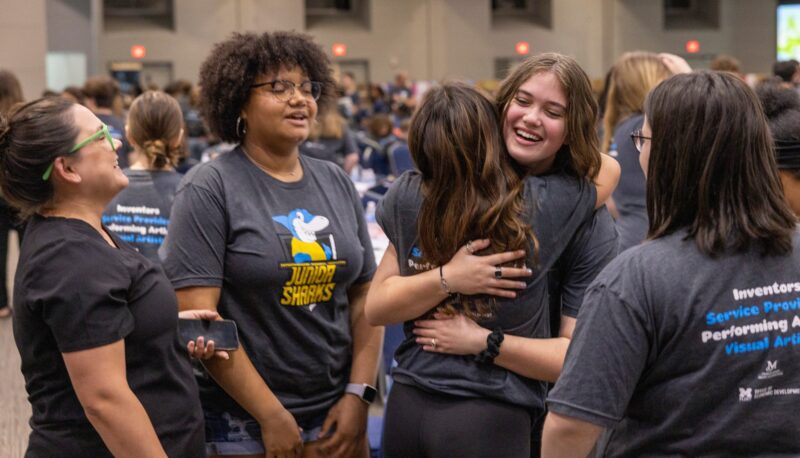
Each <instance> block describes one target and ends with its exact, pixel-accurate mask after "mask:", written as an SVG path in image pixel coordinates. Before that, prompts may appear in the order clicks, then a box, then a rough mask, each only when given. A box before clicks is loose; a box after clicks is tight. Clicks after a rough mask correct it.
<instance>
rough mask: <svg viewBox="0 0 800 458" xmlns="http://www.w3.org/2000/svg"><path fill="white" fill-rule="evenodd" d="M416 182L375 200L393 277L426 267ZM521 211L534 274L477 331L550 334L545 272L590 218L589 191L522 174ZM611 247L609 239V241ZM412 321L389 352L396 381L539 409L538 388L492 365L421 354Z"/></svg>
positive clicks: (555, 178)
mask: <svg viewBox="0 0 800 458" xmlns="http://www.w3.org/2000/svg"><path fill="white" fill-rule="evenodd" d="M420 186H421V178H420V175H419V173H418V172H415V171H411V172H407V173H405V174H403V175H402V176H401V177H400V178H398V179H397V180H396V181H395V182H394V184H393V185H392V187H391V188H390V189H389V191H388V192H387V194H386V196H385V198H384V199H383V200H382V201H381V203H380V205H379V207H378V212H377V215H376V216H377V219H378V222H379V223H380V225H381V227H383V230H384V232H385V233H386V235H387V237H388V238H389V240H390V241H391V242H392V244H393V245H394V247H395V249H396V250H397V257H398V262H399V269H400V275H403V276H409V275H414V274H416V273H419V272H422V271H426V270H430V269H431V268H434V266H429V265H424V264H423V261H422V253H421V252H420V250H419V247H417V246H416V239H417V216H418V214H419V208H420V205H421V203H422V195H421V192H420ZM524 199H525V205H526V211H527V214H528V215H529V217H530V218H532V219H531V220H529V221H530V222H531V224H532V226H533V229H534V234H535V235H536V238H537V240H538V241H539V246H540V250H539V254H538V262H536V261H537V260H535V259H534V258H533V254H532V253H533V250H528V251H529V253H530V254H529V259H527V261H526V262H527V265H529V266H535V267H534V273H535V274H534V276H533V277H532V278H531V279H529V280H528V286H527V287H526V288H525V289H524V290H523V291H521V292H520V293H519V294H518V295H517V298H515V299H504V300H498V302H497V306H496V313H495V316H494V317H492V318H491V319H489V320H486V321H482V322H481V323H480V324H481V325H482V326H483V327H486V328H489V329H493V328H495V327H498V326H499V327H501V328H503V330H504V331H505V332H506V333H507V334H512V335H517V336H522V337H529V338H548V337H550V323H549V310H548V309H549V307H548V305H549V303H548V284H547V275H546V274H547V272H548V271H549V270H550V269H551V268H552V266H553V264H554V263H555V262H556V260H557V259H558V257H559V256H561V254H562V253H563V252H564V251H565V250H566V249H567V246H568V243H569V241H570V239H571V238H572V235H573V234H574V233H575V231H576V230H577V229H578V228H579V227H580V226H581V225H582V224H584V223H585V222H586V221H587V220H591V218H592V215H593V214H594V213H593V207H594V202H595V190H594V187H592V186H589V185H588V184H586V183H585V182H584V181H582V180H578V179H574V178H569V177H566V176H563V175H550V176H546V177H529V178H527V179H526V185H525V197H524ZM611 246H612V247H613V242H612V244H611ZM413 328H414V322H413V320H410V321H407V322H406V323H405V324H404V331H405V337H406V338H405V340H404V341H403V342H402V343H401V344H400V346H399V347H398V348H397V351H396V353H395V359H396V360H397V362H398V366H397V367H396V368H394V370H393V372H392V375H393V376H394V379H395V381H396V382H398V383H404V384H408V385H414V386H417V387H419V388H422V389H424V390H426V391H430V392H435V393H442V394H447V395H453V396H461V397H483V398H489V399H495V400H499V401H503V402H509V403H512V404H517V405H521V406H524V407H527V408H529V409H531V410H532V411H538V412H541V410H542V409H543V408H544V396H545V388H546V387H545V383H544V382H541V381H538V380H533V379H529V378H526V377H522V376H520V375H517V374H515V373H513V372H510V371H508V370H506V369H504V368H502V367H500V366H497V365H494V364H480V363H477V362H475V361H474V358H473V356H471V355H467V356H460V355H445V354H442V353H431V352H426V351H423V350H422V347H421V346H420V345H418V344H417V343H416V342H415V336H414V335H413V333H412V330H413Z"/></svg>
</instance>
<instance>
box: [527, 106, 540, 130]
mask: <svg viewBox="0 0 800 458" xmlns="http://www.w3.org/2000/svg"><path fill="white" fill-rule="evenodd" d="M522 121H523V122H524V123H525V124H529V125H532V126H539V125H541V124H542V113H541V110H539V108H534V107H531V108H530V109H528V110H527V111H526V112H525V115H524V116H523V117H522Z"/></svg>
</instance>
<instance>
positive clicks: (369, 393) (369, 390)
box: [361, 385, 378, 404]
mask: <svg viewBox="0 0 800 458" xmlns="http://www.w3.org/2000/svg"><path fill="white" fill-rule="evenodd" d="M377 394H378V390H376V389H375V388H373V387H371V386H369V385H364V394H362V395H361V397H362V398H363V399H364V400H365V401H367V402H369V403H370V404H372V402H373V401H375V395H377Z"/></svg>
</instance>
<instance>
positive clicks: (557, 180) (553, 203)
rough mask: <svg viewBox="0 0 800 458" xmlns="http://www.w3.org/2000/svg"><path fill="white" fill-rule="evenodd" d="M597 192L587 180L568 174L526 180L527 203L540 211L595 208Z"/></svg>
mask: <svg viewBox="0 0 800 458" xmlns="http://www.w3.org/2000/svg"><path fill="white" fill-rule="evenodd" d="M596 195H597V190H596V189H595V187H594V185H593V184H591V183H590V182H589V180H587V179H586V178H582V177H575V176H573V175H570V174H567V173H554V174H550V175H543V176H528V177H526V178H525V199H526V203H527V204H528V205H529V206H530V205H531V204H534V205H536V206H537V207H538V208H539V209H540V210H541V209H546V208H549V207H552V208H553V209H559V208H560V209H567V208H570V209H572V208H574V207H575V206H581V207H583V206H585V205H586V204H587V202H588V203H590V204H591V207H590V209H593V208H594V202H595V199H596Z"/></svg>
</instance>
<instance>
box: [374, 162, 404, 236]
mask: <svg viewBox="0 0 800 458" xmlns="http://www.w3.org/2000/svg"><path fill="white" fill-rule="evenodd" d="M409 173H410V172H409ZM409 173H405V174H403V175H400V177H399V178H397V179H396V180H395V181H394V183H392V185H391V186H389V189H388V190H387V191H386V194H384V196H383V199H381V200H380V202H378V206H377V208H376V209H375V220H376V221H377V222H378V225H380V227H381V229H383V233H384V234H386V237H387V238H388V239H389V242H391V243H392V245H394V247H395V248H398V247H399V240H398V237H399V236H400V234H399V231H398V228H397V223H398V220H399V214H398V213H399V205H398V204H399V201H398V199H399V198H402V194H403V192H404V190H405V189H406V187H407V182H408V179H409V177H410V175H409Z"/></svg>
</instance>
